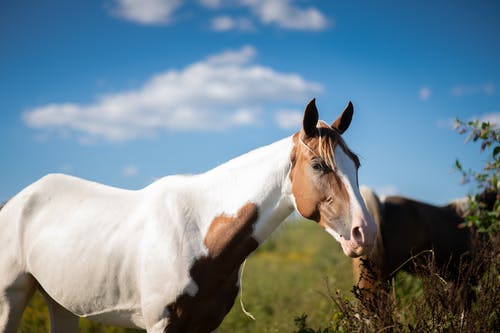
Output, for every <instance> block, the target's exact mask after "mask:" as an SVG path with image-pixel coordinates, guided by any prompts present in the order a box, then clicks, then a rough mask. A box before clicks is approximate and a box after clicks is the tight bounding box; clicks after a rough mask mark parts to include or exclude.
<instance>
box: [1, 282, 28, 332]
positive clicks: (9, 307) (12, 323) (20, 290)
mask: <svg viewBox="0 0 500 333" xmlns="http://www.w3.org/2000/svg"><path fill="white" fill-rule="evenodd" d="M2 282H6V281H2V279H1V278H0V284H2V285H0V332H1V333H15V332H17V329H18V326H19V323H20V321H21V317H22V315H23V312H24V309H25V308H26V306H27V305H28V302H29V300H30V298H31V297H32V296H33V294H34V293H35V290H36V281H35V279H34V278H33V277H32V276H31V275H29V274H23V275H20V276H18V277H17V278H16V279H14V281H13V282H11V283H5V284H3V283H2Z"/></svg>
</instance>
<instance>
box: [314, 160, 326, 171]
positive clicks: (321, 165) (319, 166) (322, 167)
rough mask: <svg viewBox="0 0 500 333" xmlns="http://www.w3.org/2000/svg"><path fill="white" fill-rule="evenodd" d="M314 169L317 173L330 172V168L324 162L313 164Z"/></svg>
mask: <svg viewBox="0 0 500 333" xmlns="http://www.w3.org/2000/svg"><path fill="white" fill-rule="evenodd" d="M312 168H313V170H315V171H322V172H327V171H328V170H329V168H328V166H326V165H325V164H324V163H323V162H313V164H312Z"/></svg>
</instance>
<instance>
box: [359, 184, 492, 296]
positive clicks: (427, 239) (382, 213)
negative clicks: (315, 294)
mask: <svg viewBox="0 0 500 333" xmlns="http://www.w3.org/2000/svg"><path fill="white" fill-rule="evenodd" d="M361 193H362V196H363V199H364V200H365V203H366V206H367V208H368V210H369V212H370V214H371V215H372V217H373V219H374V221H375V222H376V224H377V225H378V226H379V233H378V235H377V240H376V244H375V246H374V248H373V251H372V252H371V253H370V254H368V255H366V256H363V257H361V258H357V259H354V260H353V272H354V278H355V282H356V283H358V286H359V287H360V288H363V289H364V290H365V291H369V292H372V293H373V292H374V291H375V288H378V287H381V286H384V285H386V284H387V283H390V279H391V278H392V277H393V276H394V275H395V274H396V273H397V272H398V271H399V270H405V271H408V272H411V273H413V272H414V268H415V263H416V262H419V260H423V259H424V258H429V256H428V255H429V254H431V253H432V255H433V257H434V260H435V264H436V268H437V269H438V271H439V272H440V273H442V274H443V276H444V277H445V278H446V279H448V280H449V281H451V282H453V281H456V280H457V279H458V278H459V269H460V265H461V263H464V261H462V260H465V259H466V257H464V255H466V254H467V253H468V251H469V250H470V246H471V232H470V228H467V227H464V226H460V224H462V223H463V222H464V214H465V212H466V209H467V203H468V202H467V198H463V199H459V200H455V201H452V202H450V203H449V204H447V205H444V206H434V205H430V204H427V203H423V202H420V201H416V200H412V199H408V198H405V197H401V196H389V197H386V198H385V199H383V200H380V199H379V197H378V196H377V195H376V194H375V192H373V190H371V189H369V188H367V187H364V186H362V187H361ZM495 196H496V193H495V194H494V193H485V194H484V195H483V196H482V200H483V201H484V203H485V204H486V205H487V206H488V209H491V206H492V203H493V202H494V200H495ZM431 251H432V252H431ZM413 259H414V260H415V261H414V260H413ZM365 260H367V261H365ZM366 265H370V267H366ZM469 296H470V295H469Z"/></svg>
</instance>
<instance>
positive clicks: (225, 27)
mask: <svg viewBox="0 0 500 333" xmlns="http://www.w3.org/2000/svg"><path fill="white" fill-rule="evenodd" d="M211 28H212V30H214V31H218V32H222V31H229V30H238V31H253V30H255V27H254V25H253V23H252V21H251V20H250V19H247V18H245V17H241V18H232V17H230V16H226V15H224V16H217V17H215V18H214V19H213V20H212V23H211Z"/></svg>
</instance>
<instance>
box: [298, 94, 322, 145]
mask: <svg viewBox="0 0 500 333" xmlns="http://www.w3.org/2000/svg"><path fill="white" fill-rule="evenodd" d="M318 118H319V116H318V109H317V108H316V99H315V98H313V99H312V100H311V101H310V102H309V103H308V104H307V106H306V109H305V111H304V119H303V120H302V128H303V129H304V132H305V133H306V135H307V136H314V135H315V134H316V131H317V130H316V125H318Z"/></svg>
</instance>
